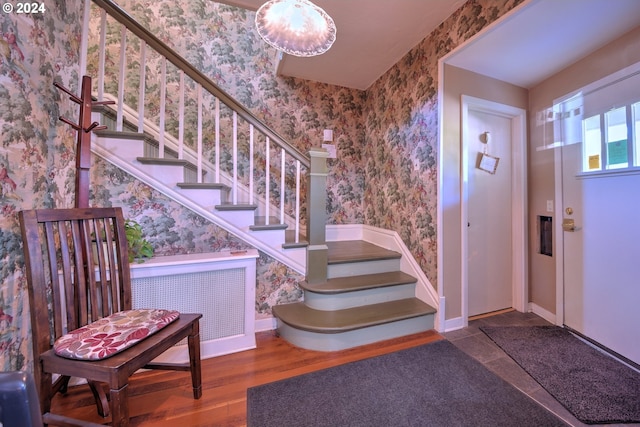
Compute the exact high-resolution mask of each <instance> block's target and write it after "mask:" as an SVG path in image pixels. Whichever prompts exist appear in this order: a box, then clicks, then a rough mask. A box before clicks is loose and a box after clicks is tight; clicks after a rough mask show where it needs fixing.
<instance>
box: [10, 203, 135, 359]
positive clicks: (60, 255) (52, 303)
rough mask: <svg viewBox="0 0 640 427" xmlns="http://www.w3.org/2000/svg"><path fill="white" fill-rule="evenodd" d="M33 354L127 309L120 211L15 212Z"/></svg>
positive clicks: (128, 288) (126, 270)
mask: <svg viewBox="0 0 640 427" xmlns="http://www.w3.org/2000/svg"><path fill="white" fill-rule="evenodd" d="M20 218H21V223H22V233H23V238H24V247H25V257H26V259H25V262H26V264H27V265H29V266H30V268H29V269H28V270H27V279H28V280H29V283H30V284H31V286H32V292H30V293H29V295H30V297H29V304H30V307H31V310H32V313H33V314H34V315H33V316H32V317H33V318H34V319H33V320H34V323H32V325H31V327H32V331H33V332H32V333H33V336H34V338H35V337H37V338H38V340H39V342H37V343H35V345H36V347H35V348H34V351H36V353H35V354H40V353H43V352H45V351H47V350H49V349H50V348H51V346H52V345H53V342H54V341H55V340H56V339H58V338H59V337H60V336H62V335H63V334H65V333H66V332H68V331H70V330H74V329H77V328H80V327H82V326H85V325H87V324H89V323H91V322H94V321H96V320H98V319H100V318H102V317H106V316H109V315H110V314H113V313H116V312H118V311H122V310H128V309H130V308H131V277H130V270H129V262H128V256H127V253H128V252H127V239H126V235H125V233H124V229H125V228H124V218H123V215H122V210H121V208H90V209H81V208H80V209H42V210H29V211H23V212H20Z"/></svg>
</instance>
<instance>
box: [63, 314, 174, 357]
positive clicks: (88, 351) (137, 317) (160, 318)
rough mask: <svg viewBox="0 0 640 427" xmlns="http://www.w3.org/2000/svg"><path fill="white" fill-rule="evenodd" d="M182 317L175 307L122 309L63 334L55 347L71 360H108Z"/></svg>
mask: <svg viewBox="0 0 640 427" xmlns="http://www.w3.org/2000/svg"><path fill="white" fill-rule="evenodd" d="M179 316H180V313H179V312H177V311H175V310H156V309H136V310H126V311H120V312H118V313H114V314H112V315H111V316H108V317H104V318H102V319H100V320H96V321H95V322H93V323H91V324H89V325H87V326H83V327H82V328H78V329H76V330H74V331H71V332H69V333H68V334H66V335H63V336H61V337H60V338H58V339H57V340H56V342H55V344H54V345H53V350H54V351H55V353H56V354H57V355H58V356H62V357H66V358H69V359H81V360H100V359H105V358H107V357H110V356H113V355H114V354H116V353H119V352H121V351H122V350H125V349H127V348H129V347H131V346H132V345H134V344H135V343H137V342H139V341H141V340H143V339H145V338H146V337H148V336H150V335H152V334H154V333H156V332H158V331H159V330H160V329H162V328H164V327H165V326H167V325H168V324H170V323H171V322H173V321H174V320H176V319H177V318H178V317H179Z"/></svg>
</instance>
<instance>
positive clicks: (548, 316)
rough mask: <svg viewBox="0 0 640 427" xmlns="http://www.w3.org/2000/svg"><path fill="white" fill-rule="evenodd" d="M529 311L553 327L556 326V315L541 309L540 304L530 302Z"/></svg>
mask: <svg viewBox="0 0 640 427" xmlns="http://www.w3.org/2000/svg"><path fill="white" fill-rule="evenodd" d="M529 311H530V312H532V313H534V314H537V315H538V316H540V317H542V318H543V319H544V320H546V321H547V322H549V323H551V324H552V325H555V324H556V315H555V314H553V313H552V312H550V311H549V310H547V309H545V308H542V307H540V306H539V305H538V304H535V303H532V302H530V303H529Z"/></svg>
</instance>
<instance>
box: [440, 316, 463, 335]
mask: <svg viewBox="0 0 640 427" xmlns="http://www.w3.org/2000/svg"><path fill="white" fill-rule="evenodd" d="M468 323H469V322H468V320H465V319H464V318H462V317H454V318H453V319H449V320H446V321H445V323H444V328H443V329H442V331H441V332H451V331H457V330H458V329H462V328H464V327H466V326H467V324H468Z"/></svg>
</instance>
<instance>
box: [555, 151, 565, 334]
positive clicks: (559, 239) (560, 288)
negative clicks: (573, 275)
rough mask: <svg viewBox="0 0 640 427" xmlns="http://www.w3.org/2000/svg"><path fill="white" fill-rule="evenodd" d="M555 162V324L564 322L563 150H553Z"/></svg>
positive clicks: (559, 324)
mask: <svg viewBox="0 0 640 427" xmlns="http://www.w3.org/2000/svg"><path fill="white" fill-rule="evenodd" d="M553 163H554V176H555V182H554V192H555V203H556V205H555V212H554V214H553V215H554V217H555V218H556V221H554V222H555V225H554V226H553V229H554V230H553V232H554V234H555V235H556V238H555V248H554V250H553V252H554V254H553V255H554V256H555V258H556V315H555V322H554V323H555V324H556V325H558V326H561V325H563V324H564V230H563V229H562V218H564V213H563V212H562V207H563V206H564V198H563V197H562V150H553Z"/></svg>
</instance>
